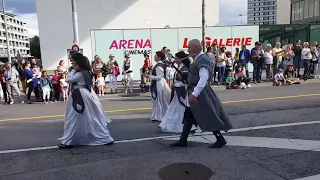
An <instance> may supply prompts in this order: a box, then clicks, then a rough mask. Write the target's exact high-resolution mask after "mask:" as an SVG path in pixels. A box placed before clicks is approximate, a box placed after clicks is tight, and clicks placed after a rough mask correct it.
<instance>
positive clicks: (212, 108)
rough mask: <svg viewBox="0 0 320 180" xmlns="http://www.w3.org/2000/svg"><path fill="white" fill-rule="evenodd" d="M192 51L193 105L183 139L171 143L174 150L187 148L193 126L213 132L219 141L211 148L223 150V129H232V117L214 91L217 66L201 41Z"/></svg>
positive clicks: (190, 85) (190, 91)
mask: <svg viewBox="0 0 320 180" xmlns="http://www.w3.org/2000/svg"><path fill="white" fill-rule="evenodd" d="M188 51H189V53H190V54H191V56H192V57H193V63H192V64H191V65H190V73H189V75H188V79H187V83H188V94H189V101H188V102H189V103H187V107H186V110H185V113H184V125H183V131H182V134H181V136H180V140H179V141H178V142H176V143H173V144H171V145H170V146H172V147H186V146H187V138H188V136H189V132H190V129H191V128H192V125H193V124H194V125H196V126H197V125H199V126H200V128H201V130H203V131H212V132H213V134H214V135H215V137H216V139H217V141H216V142H215V143H214V144H212V145H210V146H209V148H221V147H223V146H224V145H226V143H227V142H226V140H225V139H224V137H223V136H222V134H221V132H220V131H221V130H223V131H228V130H229V129H231V128H232V125H231V123H230V120H229V117H228V115H227V114H226V113H225V111H224V110H223V108H222V103H221V101H220V100H219V98H218V97H217V95H216V94H215V93H214V92H213V90H212V89H211V87H210V86H209V85H208V82H209V81H210V80H211V76H212V70H213V64H212V62H211V60H210V58H209V56H208V55H206V54H204V53H203V52H202V46H201V43H200V41H199V40H197V39H193V40H191V41H190V42H189V44H188Z"/></svg>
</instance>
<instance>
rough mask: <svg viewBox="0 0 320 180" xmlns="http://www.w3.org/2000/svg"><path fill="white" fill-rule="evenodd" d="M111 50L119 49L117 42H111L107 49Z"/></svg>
mask: <svg viewBox="0 0 320 180" xmlns="http://www.w3.org/2000/svg"><path fill="white" fill-rule="evenodd" d="M113 48H115V49H119V47H118V44H117V41H116V40H114V41H112V43H111V45H110V47H109V49H113Z"/></svg>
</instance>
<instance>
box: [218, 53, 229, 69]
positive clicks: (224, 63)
mask: <svg viewBox="0 0 320 180" xmlns="http://www.w3.org/2000/svg"><path fill="white" fill-rule="evenodd" d="M218 57H219V58H222V59H226V58H227V57H226V54H225V53H221V54H220V55H219V56H218ZM224 66H226V61H220V62H217V64H216V67H224Z"/></svg>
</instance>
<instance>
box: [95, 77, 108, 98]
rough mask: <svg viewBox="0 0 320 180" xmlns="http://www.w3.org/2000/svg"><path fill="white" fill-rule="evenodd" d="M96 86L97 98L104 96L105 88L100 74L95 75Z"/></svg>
mask: <svg viewBox="0 0 320 180" xmlns="http://www.w3.org/2000/svg"><path fill="white" fill-rule="evenodd" d="M96 86H97V88H98V93H99V96H104V87H105V86H106V84H105V81H104V78H103V77H102V72H99V73H98V74H97V79H96Z"/></svg>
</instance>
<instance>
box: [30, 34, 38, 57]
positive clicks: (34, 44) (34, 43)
mask: <svg viewBox="0 0 320 180" xmlns="http://www.w3.org/2000/svg"><path fill="white" fill-rule="evenodd" d="M30 53H31V56H34V57H36V58H37V59H41V50H40V38H39V36H33V38H30Z"/></svg>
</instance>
